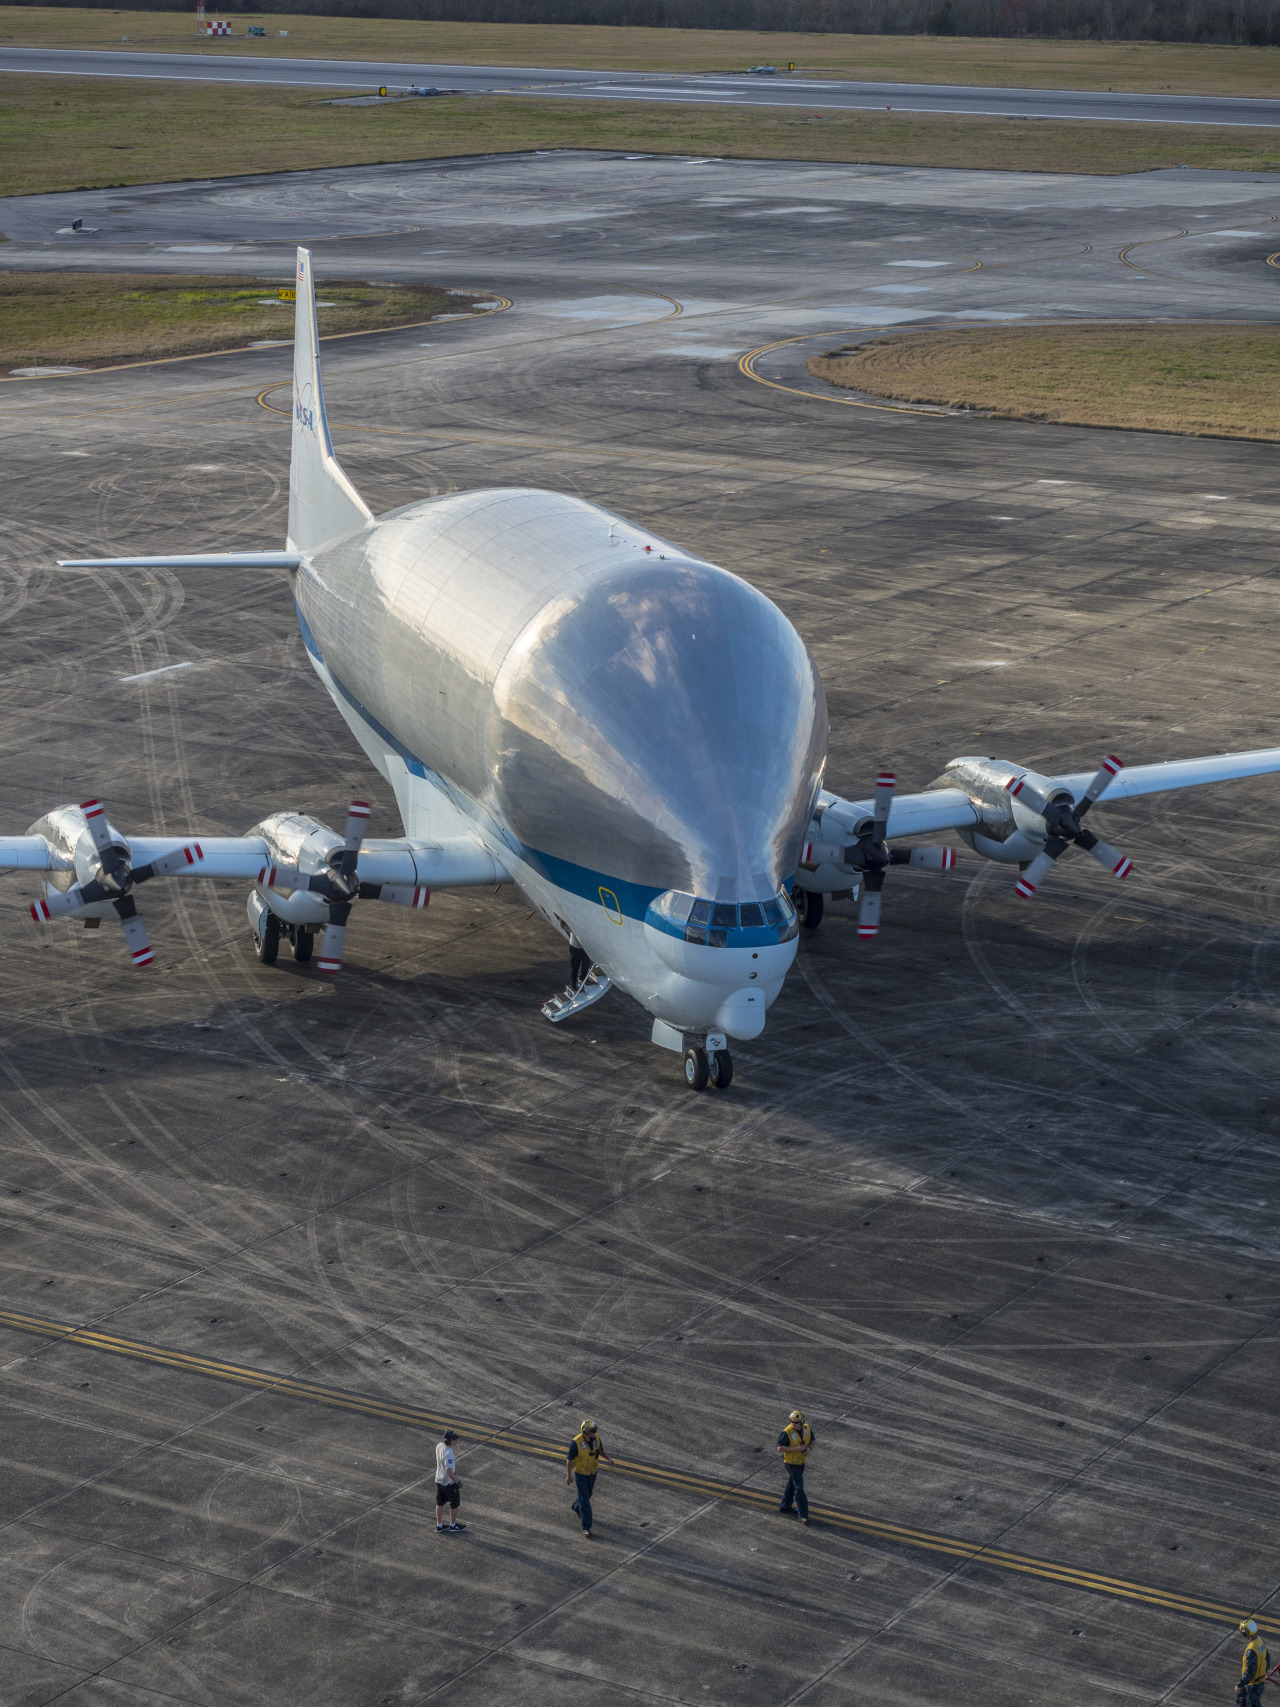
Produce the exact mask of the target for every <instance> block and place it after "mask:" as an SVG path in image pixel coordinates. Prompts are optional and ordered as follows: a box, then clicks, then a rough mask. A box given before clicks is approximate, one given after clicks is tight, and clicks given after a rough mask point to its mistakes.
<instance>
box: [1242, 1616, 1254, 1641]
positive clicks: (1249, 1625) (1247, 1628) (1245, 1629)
mask: <svg viewBox="0 0 1280 1707" xmlns="http://www.w3.org/2000/svg"><path fill="white" fill-rule="evenodd" d="M1240 1634H1241V1635H1242V1636H1248V1637H1250V1639H1252V1638H1253V1637H1254V1636H1256V1635H1257V1634H1258V1620H1257V1619H1256V1618H1244V1619H1242V1620H1241V1621H1240Z"/></svg>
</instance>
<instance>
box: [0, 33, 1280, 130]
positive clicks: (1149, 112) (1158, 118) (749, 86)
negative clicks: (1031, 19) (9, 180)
mask: <svg viewBox="0 0 1280 1707" xmlns="http://www.w3.org/2000/svg"><path fill="white" fill-rule="evenodd" d="M4 71H13V72H25V73H27V74H28V75H30V74H32V73H39V74H42V75H48V76H57V77H145V78H160V79H162V80H165V81H177V82H193V83H253V84H260V85H263V86H271V87H276V88H281V87H284V88H303V89H343V90H347V91H349V92H351V93H355V94H371V93H376V91H377V89H378V87H379V86H380V85H382V84H386V85H388V86H390V87H392V88H397V87H399V88H404V87H406V86H407V85H413V86H429V85H441V84H444V85H447V86H448V87H447V89H446V91H445V92H446V93H448V94H467V95H484V94H522V95H548V96H552V97H554V98H555V99H556V100H561V101H563V100H598V101H660V102H668V103H670V102H677V103H681V102H683V103H696V104H704V105H710V106H732V107H794V108H796V109H798V110H801V111H803V110H804V109H806V108H811V107H817V108H819V109H820V110H823V111H833V112H864V111H880V110H882V109H883V108H884V107H886V106H892V108H893V110H894V111H895V112H903V113H969V114H975V115H982V116H985V117H988V118H1026V119H1093V120H1105V121H1109V122H1111V123H1117V122H1119V123H1124V124H1189V125H1200V124H1213V125H1245V126H1253V125H1267V126H1273V125H1280V100H1266V99H1263V98H1259V97H1256V96H1240V95H1174V94H1172V93H1169V94H1155V95H1139V94H1132V93H1129V92H1127V91H1124V90H1119V91H1116V90H1111V89H1107V90H1102V89H1005V88H984V87H981V86H972V85H967V84H945V83H871V82H863V81H859V80H857V79H854V78H821V77H814V76H811V75H805V74H802V73H796V74H790V73H787V72H785V71H783V72H780V73H777V72H776V73H775V74H774V75H772V76H770V75H767V74H760V75H752V74H751V73H749V72H746V71H743V72H739V73H735V72H698V73H691V74H689V75H685V76H679V75H664V74H663V73H660V72H648V71H578V70H570V69H567V68H566V69H559V70H557V69H547V68H546V67H542V66H490V65H449V64H443V63H438V62H434V61H410V60H390V59H387V60H382V59H379V60H374V59H277V58H275V57H272V58H270V59H267V58H258V57H256V56H254V55H252V54H246V53H245V52H244V51H243V50H242V51H240V52H236V51H235V50H233V49H228V50H227V51H226V52H225V53H223V52H221V51H220V50H219V49H218V48H216V47H215V48H193V49H192V50H191V52H190V53H139V52H137V51H135V50H134V49H132V48H130V49H126V50H121V49H119V48H107V49H96V48H95V49H90V48H44V47H0V72H4Z"/></svg>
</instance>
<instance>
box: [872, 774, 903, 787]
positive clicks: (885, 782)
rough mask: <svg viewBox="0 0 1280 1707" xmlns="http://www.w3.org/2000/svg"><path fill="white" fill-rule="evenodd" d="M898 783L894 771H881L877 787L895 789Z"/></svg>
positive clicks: (877, 779)
mask: <svg viewBox="0 0 1280 1707" xmlns="http://www.w3.org/2000/svg"><path fill="white" fill-rule="evenodd" d="M897 781H898V779H897V777H896V776H895V775H894V774H893V772H892V771H881V772H880V774H879V776H878V777H877V778H876V787H877V788H894V787H896V785H897Z"/></svg>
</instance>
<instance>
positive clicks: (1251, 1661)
mask: <svg viewBox="0 0 1280 1707" xmlns="http://www.w3.org/2000/svg"><path fill="white" fill-rule="evenodd" d="M1240 1634H1241V1635H1242V1636H1243V1637H1244V1639H1245V1644H1246V1645H1245V1650H1244V1659H1243V1660H1242V1661H1241V1663H1240V1681H1239V1683H1237V1684H1236V1700H1237V1701H1238V1702H1239V1703H1240V1707H1262V1690H1263V1686H1264V1685H1265V1683H1266V1680H1267V1672H1268V1671H1269V1670H1270V1668H1271V1656H1270V1654H1268V1652H1267V1644H1266V1641H1265V1639H1264V1638H1263V1634H1262V1631H1261V1630H1259V1628H1258V1622H1257V1619H1255V1618H1246V1619H1245V1620H1244V1622H1243V1623H1242V1624H1241V1626H1240Z"/></svg>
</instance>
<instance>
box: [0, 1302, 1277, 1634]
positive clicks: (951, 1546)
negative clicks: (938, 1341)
mask: <svg viewBox="0 0 1280 1707" xmlns="http://www.w3.org/2000/svg"><path fill="white" fill-rule="evenodd" d="M0 1328H9V1329H12V1330H14V1331H16V1332H18V1333H26V1334H35V1335H38V1336H40V1337H41V1338H44V1339H52V1340H60V1341H62V1342H64V1343H66V1344H70V1345H76V1346H80V1347H82V1348H84V1349H85V1350H88V1351H99V1352H106V1353H109V1354H110V1355H112V1356H116V1357H128V1358H133V1359H136V1360H138V1361H140V1362H144V1363H150V1364H154V1365H156V1366H158V1367H161V1368H167V1369H174V1370H177V1371H180V1372H181V1373H184V1374H188V1375H197V1376H205V1377H208V1378H209V1379H211V1380H215V1381H228V1382H233V1383H235V1384H236V1385H238V1386H242V1387H251V1388H256V1389H257V1390H258V1391H260V1392H264V1393H277V1394H279V1395H280V1396H281V1397H282V1398H287V1399H301V1400H306V1401H309V1402H311V1403H314V1404H322V1405H329V1406H332V1407H333V1408H335V1409H338V1410H346V1411H351V1412H354V1413H356V1414H358V1415H361V1416H367V1417H372V1418H375V1419H378V1420H381V1421H384V1422H392V1423H398V1424H401V1425H402V1426H405V1427H409V1428H421V1429H433V1430H434V1429H440V1428H444V1427H446V1426H451V1427H457V1428H459V1429H460V1430H461V1432H463V1433H465V1434H466V1435H467V1436H468V1437H469V1438H470V1439H472V1440H474V1441H475V1442H476V1443H477V1444H478V1445H484V1446H490V1447H494V1448H497V1449H498V1450H500V1451H507V1452H516V1453H519V1454H521V1455H522V1456H524V1457H531V1458H542V1459H547V1460H550V1461H553V1462H558V1461H559V1460H560V1459H562V1458H563V1456H564V1448H563V1447H562V1446H561V1445H560V1444H558V1443H557V1442H555V1441H552V1440H548V1439H546V1438H544V1437H539V1436H537V1435H531V1434H524V1433H521V1432H519V1431H518V1430H515V1429H502V1428H491V1427H486V1426H484V1425H477V1424H475V1423H471V1424H468V1423H467V1421H466V1420H465V1419H463V1418H458V1417H450V1416H446V1415H444V1414H443V1413H437V1412H434V1411H428V1410H424V1409H421V1408H420V1407H418V1406H416V1405H406V1404H402V1403H399V1402H397V1401H396V1400H394V1399H383V1398H379V1397H378V1396H377V1395H376V1394H369V1393H357V1392H353V1391H351V1390H349V1389H345V1388H341V1387H328V1386H324V1385H322V1384H320V1383H318V1382H314V1381H304V1380H300V1379H298V1378H296V1377H294V1376H290V1375H282V1374H278V1373H276V1372H275V1371H273V1370H269V1369H257V1368H254V1367H253V1366H251V1365H248V1364H239V1363H229V1362H226V1361H224V1360H222V1359H220V1358H212V1357H201V1356H198V1355H197V1354H195V1353H193V1352H185V1351H180V1350H178V1349H176V1348H175V1347H170V1346H160V1345H152V1344H150V1343H148V1342H146V1341H143V1340H131V1339H124V1338H122V1337H121V1336H120V1335H118V1334H108V1333H100V1332H98V1331H97V1330H95V1329H92V1328H84V1327H77V1326H76V1325H75V1323H73V1322H62V1321H57V1320H54V1319H53V1318H50V1317H47V1316H34V1315H29V1314H27V1313H26V1312H25V1311H20V1310H5V1309H0ZM616 1469H617V1473H618V1474H619V1475H622V1476H627V1477H629V1478H631V1479H633V1480H637V1481H642V1482H647V1483H648V1484H649V1485H650V1486H654V1487H662V1488H667V1489H669V1490H671V1491H672V1492H673V1493H683V1494H690V1493H692V1494H698V1495H702V1496H706V1495H711V1496H713V1497H714V1498H716V1499H719V1500H722V1501H725V1502H727V1503H730V1504H734V1505H744V1506H750V1507H752V1508H754V1509H756V1510H766V1511H767V1510H771V1509H773V1508H774V1506H775V1503H776V1495H775V1494H774V1493H773V1492H771V1491H767V1490H765V1489H760V1488H751V1487H748V1486H746V1485H744V1484H743V1483H740V1482H724V1481H719V1480H717V1479H716V1478H714V1477H710V1476H699V1475H693V1474H691V1473H690V1472H688V1471H684V1470H676V1469H671V1468H668V1467H666V1466H664V1465H660V1464H647V1463H644V1462H642V1461H640V1460H637V1459H626V1458H619V1459H618V1460H617V1461H616ZM810 1511H811V1512H812V1514H813V1516H814V1517H815V1518H817V1519H818V1520H819V1521H820V1522H821V1523H822V1524H824V1525H826V1526H828V1527H830V1528H833V1529H837V1530H841V1531H843V1532H844V1533H845V1534H849V1535H854V1536H858V1537H860V1538H861V1539H863V1540H866V1541H872V1542H882V1543H885V1544H888V1545H892V1546H898V1547H905V1548H909V1549H912V1550H914V1551H918V1552H927V1553H934V1554H940V1555H943V1556H945V1557H948V1558H953V1559H960V1560H963V1561H965V1562H966V1563H969V1564H973V1565H986V1566H991V1567H994V1568H995V1569H997V1570H1002V1571H1011V1572H1014V1573H1015V1574H1018V1575H1021V1576H1028V1577H1035V1578H1039V1579H1040V1580H1042V1581H1045V1582H1054V1583H1060V1584H1062V1585H1063V1586H1064V1587H1067V1588H1078V1589H1086V1590H1088V1591H1089V1592H1091V1593H1094V1594H1104V1595H1109V1596H1111V1597H1113V1598H1116V1599H1121V1600H1129V1601H1138V1602H1140V1603H1142V1604H1143V1605H1146V1606H1151V1607H1156V1608H1159V1609H1160V1610H1162V1611H1166V1612H1175V1613H1181V1614H1182V1615H1184V1616H1185V1617H1188V1618H1200V1619H1207V1620H1209V1621H1211V1622H1213V1623H1222V1622H1223V1621H1225V1620H1231V1621H1232V1622H1238V1621H1239V1620H1240V1619H1241V1618H1243V1617H1246V1616H1247V1615H1248V1613H1247V1610H1242V1609H1241V1608H1239V1607H1234V1606H1224V1605H1221V1604H1220V1603H1218V1602H1215V1601H1208V1600H1201V1599H1199V1598H1198V1597H1196V1596H1194V1595H1185V1594H1179V1593H1177V1592H1176V1591H1174V1590H1171V1589H1162V1588H1157V1587H1155V1586H1153V1585H1150V1584H1146V1583H1139V1582H1133V1581H1129V1580H1127V1579H1125V1578H1123V1577H1111V1576H1106V1575H1104V1574H1102V1573H1100V1572H1097V1571H1087V1570H1082V1569H1079V1568H1077V1567H1076V1566H1073V1565H1067V1564H1063V1563H1061V1562H1060V1561H1056V1560H1052V1559H1040V1558H1035V1557H1033V1556H1032V1555H1030V1554H1025V1553H1015V1552H1011V1551H1009V1550H1008V1549H1007V1548H1003V1547H989V1546H986V1545H985V1544H983V1543H982V1542H977V1541H966V1540H964V1539H963V1538H961V1537H959V1536H951V1535H941V1534H936V1533H933V1532H932V1531H929V1530H923V1529H912V1528H909V1527H907V1526H905V1525H903V1524H899V1523H891V1522H888V1521H885V1520H883V1519H880V1518H875V1517H871V1516H868V1515H866V1514H864V1513H860V1512H852V1511H844V1510H841V1509H840V1508H839V1507H836V1506H825V1505H819V1504H816V1503H815V1504H812V1505H811V1506H810Z"/></svg>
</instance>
